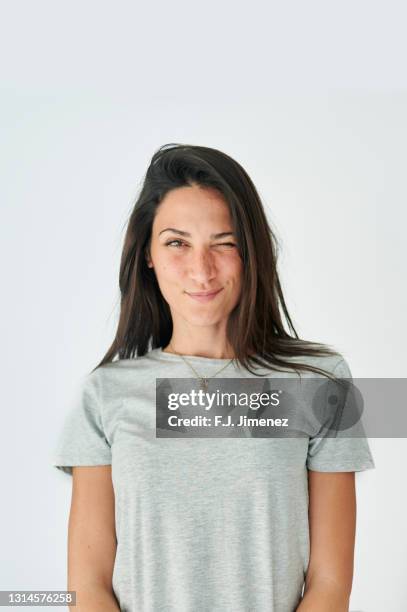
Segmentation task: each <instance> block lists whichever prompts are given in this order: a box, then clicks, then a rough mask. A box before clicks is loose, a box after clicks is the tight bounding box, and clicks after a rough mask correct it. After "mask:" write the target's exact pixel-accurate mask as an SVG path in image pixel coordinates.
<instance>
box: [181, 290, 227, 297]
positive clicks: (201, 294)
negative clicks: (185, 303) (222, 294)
mask: <svg viewBox="0 0 407 612" xmlns="http://www.w3.org/2000/svg"><path fill="white" fill-rule="evenodd" d="M219 291H220V289H216V290H215V291H198V292H197V293H192V292H190V291H187V292H186V293H188V295H191V296H197V297H206V296H208V295H215V294H216V293H219Z"/></svg>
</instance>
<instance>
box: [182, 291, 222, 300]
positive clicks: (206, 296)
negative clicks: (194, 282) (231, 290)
mask: <svg viewBox="0 0 407 612" xmlns="http://www.w3.org/2000/svg"><path fill="white" fill-rule="evenodd" d="M222 289H223V287H222V288H221V289H218V290H216V291H211V292H199V293H189V292H188V291H186V294H187V295H189V297H191V298H193V299H194V300H198V302H208V301H209V300H212V299H213V298H215V297H216V296H217V295H218V293H220V292H221V291H222Z"/></svg>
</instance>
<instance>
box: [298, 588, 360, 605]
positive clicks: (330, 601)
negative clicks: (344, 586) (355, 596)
mask: <svg viewBox="0 0 407 612" xmlns="http://www.w3.org/2000/svg"><path fill="white" fill-rule="evenodd" d="M327 611H329V612H349V595H348V594H347V593H346V592H344V591H343V590H340V589H338V587H336V586H335V585H331V584H329V583H320V584H313V585H312V586H310V587H309V588H308V589H306V591H305V593H304V597H303V598H302V600H301V603H300V605H299V606H298V608H297V610H296V612H327Z"/></svg>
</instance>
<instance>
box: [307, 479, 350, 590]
mask: <svg viewBox="0 0 407 612" xmlns="http://www.w3.org/2000/svg"><path fill="white" fill-rule="evenodd" d="M308 487H309V528H310V562H309V566H308V572H307V576H306V588H308V586H309V585H310V584H312V583H315V584H316V583H319V582H324V581H325V582H326V583H327V584H328V583H329V584H332V586H334V587H335V586H338V587H339V590H342V589H343V593H345V594H349V595H350V592H351V590H352V579H353V561H354V546H355V530H356V493H355V473H354V472H316V471H312V470H309V471H308Z"/></svg>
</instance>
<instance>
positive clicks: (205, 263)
mask: <svg viewBox="0 0 407 612" xmlns="http://www.w3.org/2000/svg"><path fill="white" fill-rule="evenodd" d="M189 276H190V278H192V279H193V280H194V281H196V282H197V283H204V284H207V283H208V282H209V281H210V280H211V279H212V278H214V277H215V276H216V267H215V262H214V259H213V255H212V253H210V252H209V251H207V250H205V249H200V250H199V249H197V250H196V251H195V252H193V253H192V255H191V259H190V261H189Z"/></svg>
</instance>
